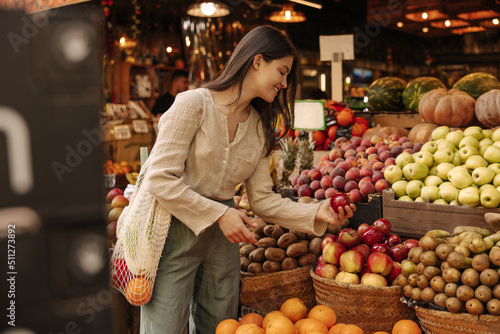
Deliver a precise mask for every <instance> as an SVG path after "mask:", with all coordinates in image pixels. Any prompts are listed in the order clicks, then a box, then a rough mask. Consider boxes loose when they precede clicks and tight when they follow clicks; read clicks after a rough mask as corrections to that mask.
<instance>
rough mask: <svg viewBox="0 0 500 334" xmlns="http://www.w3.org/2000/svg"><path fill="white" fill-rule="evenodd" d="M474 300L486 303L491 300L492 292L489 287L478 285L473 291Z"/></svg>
mask: <svg viewBox="0 0 500 334" xmlns="http://www.w3.org/2000/svg"><path fill="white" fill-rule="evenodd" d="M474 298H476V299H477V300H479V301H480V302H483V303H487V302H488V301H489V300H490V299H491V298H493V292H492V291H491V289H490V287H489V286H486V285H480V286H478V287H477V288H476V290H475V291H474Z"/></svg>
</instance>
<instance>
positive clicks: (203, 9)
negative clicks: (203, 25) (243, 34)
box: [187, 1, 229, 17]
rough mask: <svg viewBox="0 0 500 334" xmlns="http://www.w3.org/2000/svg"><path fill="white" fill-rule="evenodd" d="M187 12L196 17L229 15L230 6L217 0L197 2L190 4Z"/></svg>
mask: <svg viewBox="0 0 500 334" xmlns="http://www.w3.org/2000/svg"><path fill="white" fill-rule="evenodd" d="M187 14H188V15H191V16H196V17H220V16H226V15H229V7H228V6H227V5H226V4H223V3H220V2H217V1H205V2H197V3H193V4H191V5H189V7H188V9H187Z"/></svg>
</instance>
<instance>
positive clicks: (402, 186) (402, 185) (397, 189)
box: [391, 180, 408, 198]
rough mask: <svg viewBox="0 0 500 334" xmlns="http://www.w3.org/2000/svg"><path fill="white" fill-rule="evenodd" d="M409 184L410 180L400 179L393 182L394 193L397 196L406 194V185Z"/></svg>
mask: <svg viewBox="0 0 500 334" xmlns="http://www.w3.org/2000/svg"><path fill="white" fill-rule="evenodd" d="M407 185H408V181H406V180H399V181H396V182H394V183H393V184H392V186H391V188H392V190H394V195H395V196H396V198H399V197H401V196H404V195H406V186H407Z"/></svg>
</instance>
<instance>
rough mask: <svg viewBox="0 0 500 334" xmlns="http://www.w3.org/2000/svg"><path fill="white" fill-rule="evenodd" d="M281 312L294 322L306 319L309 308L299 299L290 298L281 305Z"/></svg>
mask: <svg viewBox="0 0 500 334" xmlns="http://www.w3.org/2000/svg"><path fill="white" fill-rule="evenodd" d="M280 311H281V312H282V313H283V314H284V315H286V316H287V317H288V319H290V320H292V321H293V322H297V321H299V320H300V319H302V318H304V316H305V315H306V313H307V307H306V305H305V304H304V302H303V301H302V300H300V299H299V298H289V299H287V300H285V302H284V303H283V304H281V307H280Z"/></svg>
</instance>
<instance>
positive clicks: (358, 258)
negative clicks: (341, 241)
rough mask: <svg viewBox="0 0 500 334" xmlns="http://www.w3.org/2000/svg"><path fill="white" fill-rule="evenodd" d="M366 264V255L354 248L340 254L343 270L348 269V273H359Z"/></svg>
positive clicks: (341, 268)
mask: <svg viewBox="0 0 500 334" xmlns="http://www.w3.org/2000/svg"><path fill="white" fill-rule="evenodd" d="M389 259H390V257H389ZM391 261H392V260H391ZM364 264H365V257H364V255H363V254H361V253H360V252H356V251H354V250H348V251H346V252H344V253H342V255H340V270H341V271H347V272H348V273H354V274H355V273H359V272H360V271H361V270H363V265H364ZM370 270H371V269H370Z"/></svg>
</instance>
